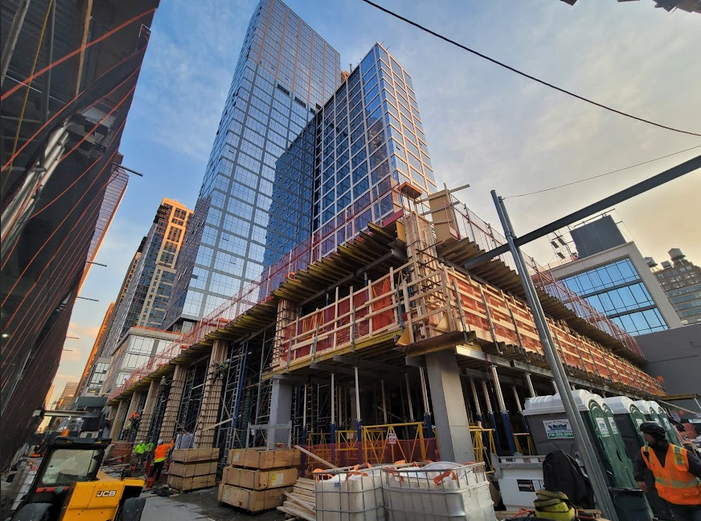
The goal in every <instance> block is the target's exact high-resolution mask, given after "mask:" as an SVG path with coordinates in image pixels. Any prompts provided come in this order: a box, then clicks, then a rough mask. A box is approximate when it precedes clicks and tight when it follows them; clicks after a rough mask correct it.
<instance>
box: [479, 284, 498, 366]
mask: <svg viewBox="0 0 701 521" xmlns="http://www.w3.org/2000/svg"><path fill="white" fill-rule="evenodd" d="M479 288H480V293H481V294H482V302H483V303H484V310H485V311H486V312H487V322H489V332H490V333H491V335H492V342H494V347H496V349H497V352H498V353H501V348H500V347H499V341H498V340H497V333H496V331H495V330H494V322H492V314H491V312H490V311H489V304H488V303H487V296H486V295H485V294H484V288H483V287H482V284H480V285H479Z"/></svg>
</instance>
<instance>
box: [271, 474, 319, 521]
mask: <svg viewBox="0 0 701 521" xmlns="http://www.w3.org/2000/svg"><path fill="white" fill-rule="evenodd" d="M314 488H315V484H314V480H313V479H306V478H299V479H298V480H297V483H295V486H294V488H293V489H292V492H285V497H287V499H286V500H285V502H284V503H283V505H282V506H281V507H277V509H278V510H280V511H281V512H284V513H285V514H287V515H286V517H285V519H304V520H306V521H316V511H315V505H316V502H315V499H314Z"/></svg>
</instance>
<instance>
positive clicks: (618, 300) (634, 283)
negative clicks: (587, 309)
mask: <svg viewBox="0 0 701 521" xmlns="http://www.w3.org/2000/svg"><path fill="white" fill-rule="evenodd" d="M562 282H564V283H565V284H566V285H567V287H568V288H569V289H571V290H572V291H574V292H575V293H576V294H577V295H579V296H580V297H583V298H585V299H586V300H587V302H589V303H590V304H591V305H592V306H594V307H595V308H596V309H598V310H599V311H601V312H602V313H603V314H604V315H606V316H607V317H609V318H610V319H611V320H613V322H614V323H616V324H617V325H619V326H620V327H622V328H623V329H624V330H625V331H627V332H628V333H630V334H631V335H642V334H645V333H654V332H655V331H663V330H665V329H667V328H668V327H667V323H666V322H665V320H664V318H662V314H661V313H660V310H659V309H658V308H657V306H656V304H655V301H654V300H653V298H652V296H651V295H650V292H649V291H648V289H647V287H646V286H645V283H644V282H643V281H642V279H641V277H640V274H639V273H638V271H637V270H636V269H635V267H634V266H633V263H632V262H631V261H630V259H620V260H617V261H615V262H611V263H609V264H605V265H603V266H598V267H596V268H594V269H592V270H589V271H584V272H582V273H578V274H577V275H574V276H572V277H567V278H565V279H562Z"/></svg>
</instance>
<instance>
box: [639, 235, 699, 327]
mask: <svg viewBox="0 0 701 521" xmlns="http://www.w3.org/2000/svg"><path fill="white" fill-rule="evenodd" d="M669 257H670V258H671V259H672V262H669V261H662V268H661V269H656V270H653V273H654V274H655V277H657V281H658V282H659V283H660V285H661V286H662V289H663V290H664V292H665V293H666V294H667V297H669V301H670V302H671V303H672V306H674V309H675V310H676V311H677V315H679V318H680V319H681V321H682V324H684V325H689V324H698V323H701V267H699V266H697V265H696V264H693V263H692V262H691V261H689V260H687V259H686V255H684V254H683V253H682V251H681V250H680V249H679V248H672V249H671V250H669ZM649 261H651V262H650V264H652V265H651V266H650V267H656V264H655V262H654V261H653V260H652V259H649Z"/></svg>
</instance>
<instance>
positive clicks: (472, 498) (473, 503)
mask: <svg viewBox="0 0 701 521" xmlns="http://www.w3.org/2000/svg"><path fill="white" fill-rule="evenodd" d="M382 473H383V477H384V479H383V483H382V487H383V490H384V498H385V508H386V510H387V512H388V514H389V519H390V521H439V520H440V521H443V520H450V519H467V520H469V521H494V520H495V518H496V516H495V514H494V504H493V503H492V497H491V495H490V493H489V481H488V480H487V474H486V473H485V470H484V464H483V463H471V464H466V465H460V464H457V463H452V462H444V461H439V462H436V463H429V464H428V465H425V466H421V467H418V466H417V467H405V468H399V469H396V468H388V467H385V468H383V469H382Z"/></svg>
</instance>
